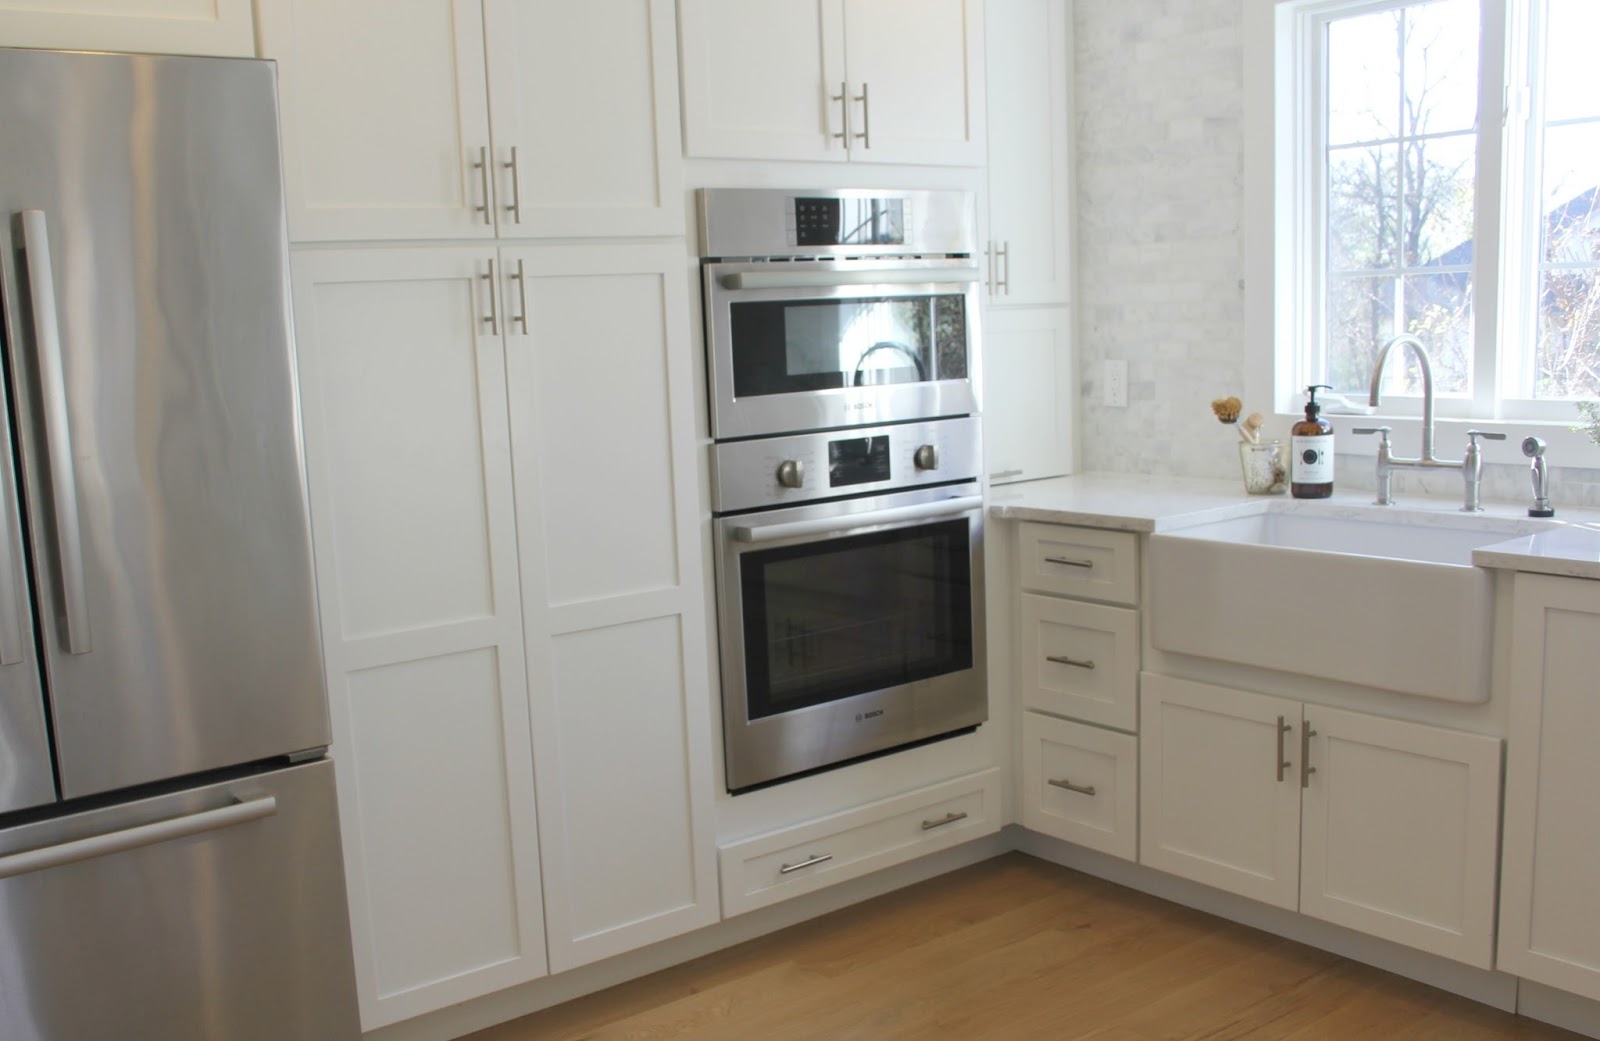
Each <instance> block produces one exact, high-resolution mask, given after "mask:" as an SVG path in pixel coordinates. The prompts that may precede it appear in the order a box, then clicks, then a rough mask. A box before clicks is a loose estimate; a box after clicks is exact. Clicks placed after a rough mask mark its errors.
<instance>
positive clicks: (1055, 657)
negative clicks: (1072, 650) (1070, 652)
mask: <svg viewBox="0 0 1600 1041" xmlns="http://www.w3.org/2000/svg"><path fill="white" fill-rule="evenodd" d="M1044 660H1045V661H1053V662H1055V663H1056V664H1057V665H1072V666H1076V667H1077V668H1080V669H1092V668H1094V660H1093V659H1090V660H1088V661H1079V660H1078V659H1076V658H1066V657H1063V656H1061V655H1059V654H1047V655H1045V656H1044Z"/></svg>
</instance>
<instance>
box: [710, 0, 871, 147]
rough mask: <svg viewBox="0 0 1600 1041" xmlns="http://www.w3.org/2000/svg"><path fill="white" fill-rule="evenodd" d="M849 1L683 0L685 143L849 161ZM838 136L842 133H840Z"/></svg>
mask: <svg viewBox="0 0 1600 1041" xmlns="http://www.w3.org/2000/svg"><path fill="white" fill-rule="evenodd" d="M841 5H842V0H762V2H761V3H758V4H753V3H750V0H680V2H679V4H678V18H679V23H680V25H681V29H682V33H681V35H682V41H683V107H684V131H685V133H684V151H685V152H686V153H687V154H688V155H691V156H697V157H703V158H729V159H734V158H751V159H807V160H813V161H829V160H832V161H836V162H839V161H843V160H844V159H846V158H847V157H848V154H849V153H848V151H847V149H846V147H845V140H844V137H843V135H844V133H845V129H846V128H845V109H844V105H845V101H843V100H834V96H836V95H838V94H839V93H840V92H841V91H842V90H843V89H844V87H843V84H844V79H845V71H844V35H843V16H842V7H841ZM835 135H839V136H835Z"/></svg>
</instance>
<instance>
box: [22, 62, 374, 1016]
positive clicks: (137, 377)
mask: <svg viewBox="0 0 1600 1041" xmlns="http://www.w3.org/2000/svg"><path fill="white" fill-rule="evenodd" d="M0 219H3V221H0V310H3V316H4V320H3V325H0V330H3V345H4V362H5V364H4V371H3V377H4V401H3V404H4V422H0V515H3V516H0V1038H3V1039H4V1041H98V1039H102V1038H104V1039H111V1038H115V1039H117V1041H190V1039H202V1038H204V1039H215V1041H255V1039H260V1041H268V1039H270V1041H288V1039H307V1041H342V1039H347V1038H354V1037H356V1036H357V1035H358V1033H359V1027H358V1024H357V1016H356V1003H355V984H354V971H353V968H352V961H351V953H350V939H349V925H348V919H347V916H346V911H345V896H344V881H343V872H342V867H341V860H340V855H339V839H338V823H337V816H336V809H335V803H334V792H333V771H332V768H331V764H330V763H329V762H328V760H327V759H326V757H325V753H326V750H327V746H328V744H329V735H328V716H327V703H326V698H325V694H324V690H323V686H322V668H321V652H320V647H319V644H318V637H317V631H318V629H317V624H316V606H315V600H314V596H313V585H312V574H311V564H312V561H311V548H310V537H309V525H308V520H307V508H306V499H305V483H304V475H303V469H302V462H301V451H300V440H299V415H298V412H297V400H296V394H295V379H294V353H293V345H292V341H291V336H290V328H291V326H290V320H289V298H288V290H287V273H286V267H287V246H286V242H285V230H284V229H285V222H284V205H283V191H282V185H281V183H280V177H279V155H278V129H277V108H276V99H275V76H274V69H273V67H272V66H271V65H270V64H268V63H265V62H255V61H243V60H234V59H210V58H174V57H158V56H127V55H106V54H87V53H58V52H47V51H22V50H0Z"/></svg>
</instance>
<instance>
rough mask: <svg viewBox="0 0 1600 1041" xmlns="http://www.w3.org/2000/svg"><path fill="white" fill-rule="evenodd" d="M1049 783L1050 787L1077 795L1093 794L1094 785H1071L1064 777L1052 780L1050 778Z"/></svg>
mask: <svg viewBox="0 0 1600 1041" xmlns="http://www.w3.org/2000/svg"><path fill="white" fill-rule="evenodd" d="M1049 783H1050V784H1051V785H1053V786H1055V787H1057V788H1065V789H1066V790H1067V791H1069V792H1077V793H1078V794H1079V795H1093V794H1094V785H1092V784H1073V783H1072V782H1071V781H1070V780H1068V779H1067V778H1065V777H1052V778H1050V782H1049Z"/></svg>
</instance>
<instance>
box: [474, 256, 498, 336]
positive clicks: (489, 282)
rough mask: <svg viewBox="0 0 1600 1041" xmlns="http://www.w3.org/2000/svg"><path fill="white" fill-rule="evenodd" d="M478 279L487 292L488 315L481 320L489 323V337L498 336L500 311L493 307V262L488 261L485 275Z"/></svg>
mask: <svg viewBox="0 0 1600 1041" xmlns="http://www.w3.org/2000/svg"><path fill="white" fill-rule="evenodd" d="M478 277H479V278H481V279H483V281H484V285H485V288H487V289H488V290H489V313H488V314H486V315H484V316H483V319H482V320H483V321H485V322H488V323H489V332H490V334H491V335H494V336H499V335H500V311H499V309H497V308H496V307H495V304H494V260H493V259H492V258H491V259H490V261H489V270H488V272H487V273H486V274H482V275H479V276H478Z"/></svg>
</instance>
